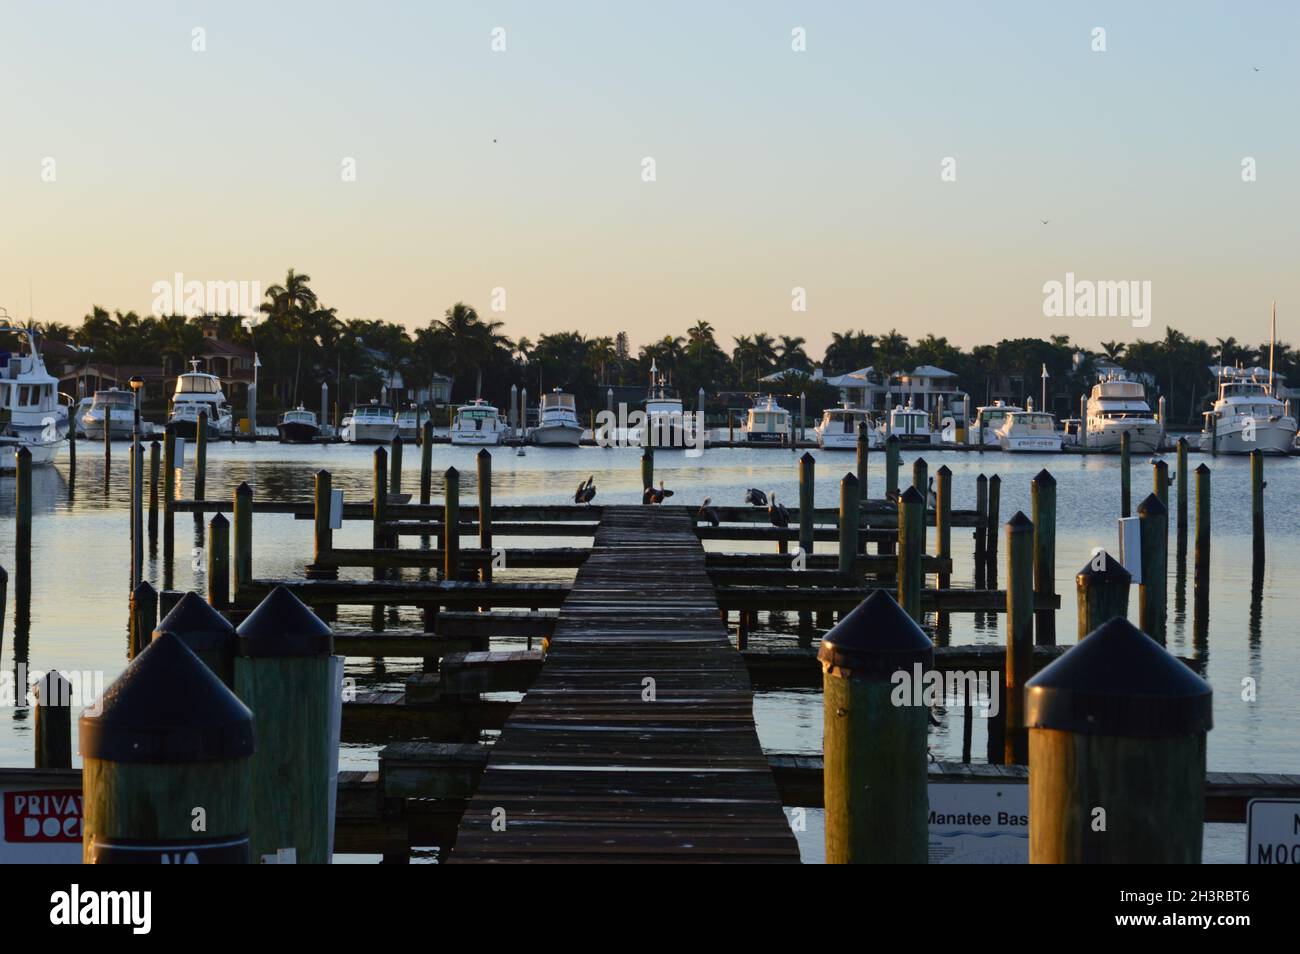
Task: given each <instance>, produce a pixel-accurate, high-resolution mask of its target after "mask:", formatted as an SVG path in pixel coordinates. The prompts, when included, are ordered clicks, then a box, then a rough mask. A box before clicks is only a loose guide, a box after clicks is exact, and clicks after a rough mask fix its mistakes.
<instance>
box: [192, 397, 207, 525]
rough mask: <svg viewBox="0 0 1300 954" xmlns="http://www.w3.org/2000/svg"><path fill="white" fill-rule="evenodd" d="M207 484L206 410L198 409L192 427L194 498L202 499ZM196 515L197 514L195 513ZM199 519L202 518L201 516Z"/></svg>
mask: <svg viewBox="0 0 1300 954" xmlns="http://www.w3.org/2000/svg"><path fill="white" fill-rule="evenodd" d="M207 486H208V412H207V411H199V423H198V424H197V425H196V426H195V428H194V499H195V500H202V499H204V497H205V490H206V488H207ZM195 516H196V517H198V516H199V515H198V514H195ZM199 519H202V518H201V517H200V518H199Z"/></svg>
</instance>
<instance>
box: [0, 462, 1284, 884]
mask: <svg viewBox="0 0 1300 954" xmlns="http://www.w3.org/2000/svg"><path fill="white" fill-rule="evenodd" d="M78 450H79V455H78V458H79V459H78V473H77V476H76V481H75V485H74V484H73V482H72V481H71V480H70V479H69V473H68V468H67V461H66V459H63V460H61V461H60V462H59V463H58V464H57V465H56V466H55V467H53V468H41V469H38V470H37V471H36V472H35V477H34V504H35V506H34V511H35V517H34V524H35V529H34V544H33V554H32V575H33V579H32V595H31V606H30V624H29V626H25V625H22V621H21V619H20V617H21V615H22V614H21V612H20V610H21V608H20V607H19V606H17V605H16V604H17V601H16V599H15V594H14V585H13V580H12V576H13V566H14V563H13V556H14V553H13V546H14V543H13V541H14V520H13V515H14V482H13V477H12V475H6V476H3V477H0V565H3V566H5V567H6V568H7V569H9V570H10V576H11V580H10V587H9V601H8V607H9V608H8V611H7V617H8V618H7V619H6V620H5V625H4V630H3V636H4V643H3V650H2V653H0V666H3V670H4V671H5V672H9V673H12V672H13V671H14V670H15V666H16V664H17V663H18V662H20V661H24V660H25V661H26V662H27V664H28V666H29V669H31V670H45V669H50V668H58V669H62V670H102V671H103V673H104V679H105V681H106V682H109V681H111V680H112V679H114V678H115V677H116V676H117V675H118V673H120V672H121V670H122V668H123V667H124V666H125V664H126V648H127V590H128V572H129V567H128V562H127V561H128V534H129V527H128V521H127V492H128V488H127V479H126V466H127V453H126V446H125V445H123V444H119V445H115V446H114V461H113V466H112V469H111V474H110V479H109V480H108V481H107V482H106V481H105V471H104V461H103V454H102V450H101V447H100V445H93V444H88V443H85V442H82V444H81V445H80V446H79V448H78ZM208 453H209V457H208V477H207V487H208V496H209V497H211V498H216V497H219V496H220V497H227V496H228V495H229V493H230V492H231V491H232V490H233V488H234V487H235V486H236V485H237V484H238V483H239V482H240V481H248V482H249V484H251V485H252V487H253V488H254V491H255V493H256V495H257V498H258V499H260V500H307V499H309V498H310V495H311V487H312V475H313V473H314V472H315V471H316V470H317V469H319V468H322V467H324V468H328V469H329V470H330V471H331V472H332V474H333V476H334V486H335V487H336V488H337V487H341V488H342V489H343V491H344V494H345V497H346V499H348V500H352V501H359V500H368V499H369V498H370V467H371V454H372V449H370V448H362V447H354V446H349V445H329V446H321V447H289V446H281V445H279V444H272V443H260V444H256V445H252V446H249V445H238V446H231V445H221V444H218V445H213V446H211V447H210V448H209V452H208ZM475 453H476V452H475V451H474V450H473V449H469V448H453V447H450V446H448V445H437V446H436V447H435V449H434V470H435V474H440V473H441V472H442V471H443V470H445V469H446V468H447V467H451V466H455V467H457V468H459V469H460V470H461V473H462V478H461V485H462V493H463V494H465V495H466V496H467V497H469V498H472V495H473V494H474V476H473V474H474V455H475ZM812 453H813V455H814V457H815V458H816V460H817V494H816V496H817V503H818V505H819V506H826V507H833V506H837V505H838V500H839V489H838V481H839V478H840V477H841V476H842V475H843V474H844V473H845V472H846V471H848V470H849V469H851V468H852V466H853V456H852V454H847V453H842V452H822V451H814V452H812ZM915 456H917V455H916V454H913V453H906V452H905V453H904V455H903V472H902V480H903V482H904V483H905V484H906V483H907V481H908V480H910V474H911V461H912V460H913V459H914V457H915ZM921 456H924V457H925V458H926V460H927V461H928V462H929V464H930V473H931V474H933V473H934V471H935V470H936V469H937V468H938V467H939V466H940V465H941V464H946V465H947V466H948V467H949V468H951V469H952V471H953V492H954V500H953V506H954V507H956V508H961V509H966V508H973V507H974V498H975V477H976V476H977V475H978V474H979V473H981V472H983V473H986V474H994V473H997V474H998V475H1000V476H1001V478H1002V502H1001V517H1002V519H1003V520H1004V521H1005V520H1006V519H1007V518H1008V517H1010V516H1011V515H1012V514H1014V513H1015V511H1016V510H1018V509H1023V510H1025V511H1026V512H1028V511H1029V499H1030V480H1031V478H1032V477H1033V476H1034V474H1036V473H1037V472H1038V470H1039V469H1041V468H1043V467H1048V468H1049V469H1050V470H1051V471H1052V473H1053V474H1054V475H1055V477H1056V479H1057V482H1058V490H1057V494H1058V515H1057V541H1058V542H1057V558H1056V564H1057V590H1058V592H1060V593H1062V594H1063V597H1064V598H1063V601H1062V602H1063V606H1062V609H1061V611H1060V612H1059V613H1058V615H1057V635H1058V641H1059V642H1062V643H1067V642H1073V641H1074V637H1075V632H1076V625H1077V623H1076V614H1075V605H1074V597H1073V594H1074V574H1075V572H1076V571H1077V570H1078V569H1079V568H1080V567H1082V566H1083V565H1084V564H1085V563H1086V562H1087V560H1088V558H1089V556H1090V554H1091V552H1092V549H1093V548H1094V547H1097V546H1104V547H1106V548H1107V549H1109V550H1111V552H1116V551H1117V546H1116V524H1115V520H1116V518H1117V517H1118V515H1119V506H1120V503H1119V476H1118V460H1117V459H1116V458H1113V457H1099V456H1088V457H1074V456H1048V457H1036V456H1031V455H1022V456H1016V455H1006V454H1001V453H995V452H990V453H987V454H983V455H977V454H970V453H955V452H943V451H926V452H924V453H923V454H922V455H921ZM1191 460H1192V464H1193V466H1195V465H1196V464H1197V463H1199V462H1200V460H1201V458H1200V456H1199V455H1195V454H1193V455H1192V457H1191ZM1205 460H1206V462H1207V463H1209V464H1210V466H1211V468H1212V469H1213V472H1214V476H1213V507H1214V528H1215V532H1214V545H1213V557H1214V562H1213V581H1212V590H1211V604H1210V617H1209V626H1208V638H1207V640H1206V643H1205V645H1204V646H1201V647H1196V646H1194V645H1193V642H1194V641H1193V637H1192V620H1191V602H1192V601H1191V593H1190V587H1191V581H1190V566H1189V567H1188V570H1187V579H1186V581H1185V587H1186V599H1185V600H1183V599H1180V598H1179V595H1178V568H1177V561H1176V559H1175V557H1176V552H1175V550H1176V548H1175V547H1174V545H1173V534H1174V523H1175V518H1174V515H1173V514H1172V513H1171V516H1170V532H1171V545H1170V594H1169V607H1170V622H1169V635H1168V645H1169V648H1170V650H1171V651H1173V652H1175V653H1178V654H1179V655H1185V656H1191V655H1196V654H1199V656H1200V657H1202V659H1203V661H1204V664H1205V672H1206V676H1207V678H1208V679H1209V680H1210V682H1211V683H1212V685H1213V686H1214V689H1215V699H1214V718H1215V727H1214V729H1213V731H1212V732H1211V733H1210V737H1209V767H1210V769H1211V770H1217V771H1251V772H1289V773H1300V733H1297V731H1296V730H1297V727H1298V726H1300V707H1297V705H1296V694H1295V687H1296V685H1297V681H1298V679H1300V639H1297V636H1296V629H1295V623H1294V621H1295V620H1296V619H1297V618H1300V607H1298V606H1297V603H1298V602H1300V588H1298V587H1297V586H1296V584H1297V581H1298V574H1297V572H1296V561H1297V557H1298V556H1300V551H1298V548H1297V542H1298V541H1300V513H1297V510H1296V508H1295V506H1294V501H1296V500H1298V499H1300V460H1296V459H1286V460H1270V461H1268V462H1267V465H1266V471H1267V481H1268V489H1267V491H1266V509H1267V529H1268V564H1267V570H1266V572H1265V575H1264V580H1263V586H1262V588H1261V589H1260V590H1258V591H1257V592H1254V593H1252V589H1251V571H1250V514H1249V483H1248V481H1249V464H1248V461H1246V460H1245V459H1236V458H1226V457H1221V458H1218V459H1217V460H1210V459H1208V458H1206V459H1205ZM795 461H796V455H794V454H792V453H790V452H789V451H782V450H728V449H719V450H709V451H706V452H705V453H704V455H703V456H702V457H698V458H688V457H685V456H684V455H682V454H681V453H676V454H674V453H668V452H660V454H658V455H657V459H656V462H655V477H656V480H659V479H661V478H662V479H663V480H664V481H665V483H666V485H667V487H668V488H669V489H671V490H675V491H676V496H675V497H674V498H673V499H672V501H671V502H672V503H685V504H692V505H695V504H698V503H699V502H700V501H701V500H702V499H703V498H704V497H705V496H709V497H711V498H712V499H713V501H714V502H715V503H718V504H740V503H742V494H743V491H744V489H745V488H746V487H751V486H755V487H761V488H763V489H765V490H767V491H769V492H771V491H773V490H775V491H777V492H778V494H779V495H780V497H781V498H782V500H784V501H785V502H787V503H793V502H794V501H796V500H797V497H798V479H797V469H796V463H795ZM883 465H884V457H883V454H873V455H872V460H871V472H870V474H869V478H868V480H869V487H870V490H871V493H872V495H873V496H879V495H880V494H881V492H882V488H883V483H884V477H883ZM1170 465H1171V468H1172V466H1173V465H1174V462H1173V458H1172V457H1170ZM493 471H494V480H493V484H494V486H493V500H494V502H496V503H498V504H503V503H533V504H545V503H567V502H570V501H571V497H572V493H573V488H574V487H575V486H576V485H577V484H578V482H579V481H580V480H583V479H585V478H586V477H587V476H588V475H589V474H594V475H595V478H596V487H597V489H598V495H597V497H596V502H597V503H634V502H639V500H640V496H641V491H640V480H641V478H640V453H639V451H637V450H634V449H624V450H609V449H600V448H579V449H558V448H554V449H547V448H529V449H528V452H527V455H526V456H524V457H519V456H517V455H516V454H515V452H514V450H513V449H511V450H507V449H497V450H496V451H495V453H494V455H493ZM417 486H418V456H417V455H416V454H414V453H411V452H409V451H408V453H407V455H406V469H405V483H404V487H403V489H405V490H416V489H417ZM181 488H182V489H181V496H186V497H188V496H190V495H191V490H192V470H189V469H187V470H186V472H185V474H184V477H183V482H182V485H181ZM1150 489H1151V468H1150V466H1149V465H1148V463H1147V460H1146V458H1143V457H1140V456H1139V457H1136V458H1135V461H1134V468H1133V503H1134V506H1135V507H1136V505H1137V503H1138V502H1139V501H1140V500H1141V499H1142V498H1143V497H1145V496H1146V494H1147V493H1149V492H1150ZM441 492H442V490H441V481H440V480H439V479H437V478H436V479H435V495H436V496H437V497H438V498H439V499H440V497H441ZM1172 500H1173V491H1172V490H1171V502H1172ZM176 534H177V536H176V551H177V556H176V561H175V567H174V577H173V580H172V582H173V585H174V588H178V589H189V588H194V589H199V590H200V591H203V590H204V588H205V586H206V580H205V579H204V561H203V559H202V547H203V543H204V540H203V532H202V530H201V529H196V527H195V524H194V520H193V518H192V517H191V516H190V515H188V514H178V515H177V517H176ZM970 534H971V531H970V530H967V529H957V530H955V531H954V533H953V545H954V563H955V567H954V581H956V582H959V583H961V584H963V585H969V584H970V582H971V581H972V579H973V569H972V547H971V543H970ZM369 536H370V527H369V524H368V523H366V522H361V521H357V522H348V523H346V524H345V525H344V528H343V529H342V530H341V531H336V533H335V539H336V542H337V545H338V546H343V547H352V546H357V547H360V546H368V545H369ZM253 537H254V546H253V562H254V573H255V574H256V575H257V576H259V577H279V576H300V575H301V574H302V569H303V566H304V564H305V563H307V562H308V561H309V560H310V557H311V524H310V522H309V521H305V520H295V519H293V518H292V517H290V516H278V515H269V514H258V515H257V517H256V519H255V522H254V532H253ZM500 542H504V543H505V544H506V545H507V546H508V545H509V543H510V542H512V541H508V540H507V541H500ZM549 543H553V544H557V545H575V541H574V539H573V538H562V539H556V540H553V541H547V540H544V539H537V538H530V539H526V540H519V541H518V544H519V545H521V546H545V545H548V544H549ZM413 544H414V542H413V541H406V543H405V545H407V546H410V545H413ZM772 546H773V545H772V544H767V545H766V546H765V547H763V548H762V549H764V550H770V548H771V547H772ZM820 546H821V547H823V548H825V549H826V550H827V551H830V549H831V548H832V547H833V544H830V543H826V544H821V545H820ZM930 546H931V547H933V541H931V543H930ZM710 548H711V549H719V550H721V549H726V550H729V551H732V552H734V551H736V550H738V549H740V548H741V545H737V544H732V543H728V544H723V543H713V544H710ZM1003 549H1004V547H1000V551H1001V550H1003ZM160 554H161V549H160V550H159V555H158V556H153V555H150V554H149V553H148V552H147V551H146V561H145V563H146V565H145V572H146V575H147V576H148V578H149V580H150V582H152V583H153V584H154V585H155V586H156V587H158V588H159V589H162V588H163V568H162V566H161V556H160ZM999 556H1000V558H1001V559H1005V554H1004V553H1003V552H1000V554H999ZM1189 560H1190V556H1189ZM366 572H368V571H356V575H357V576H358V577H362V576H364V575H365V573H366ZM515 576H516V578H528V579H539V580H541V579H556V580H563V579H566V578H570V577H571V574H565V573H555V572H547V571H535V572H519V571H516V573H515ZM1136 602H1137V597H1136V593H1135V594H1134V595H1133V599H1132V606H1133V609H1134V611H1136ZM1184 610H1185V612H1184ZM794 622H795V621H794V619H793V618H787V617H777V618H774V619H771V620H765V621H764V626H763V627H762V628H763V629H764V630H765V632H761V633H758V634H756V635H755V636H754V637H753V639H754V644H755V645H762V644H764V643H766V642H768V641H772V642H781V643H784V644H787V645H788V644H789V642H790V639H791V638H792V637H791V636H790V633H792V631H793V627H794ZM371 624H372V620H371V611H370V610H369V609H364V608H363V609H354V610H352V611H348V610H347V609H344V610H343V611H342V612H341V614H340V618H339V624H338V625H339V627H340V628H347V627H353V628H370V627H371ZM394 624H407V625H412V626H415V625H417V624H418V620H417V619H416V616H415V614H414V613H413V611H407V613H404V614H397V613H393V612H390V614H389V616H388V625H390V626H392V625H394ZM25 630H26V631H25ZM1002 640H1003V636H1002V633H1001V632H1000V630H999V629H998V620H997V619H995V618H992V617H987V616H975V615H973V614H955V615H954V616H953V617H952V635H951V640H950V641H951V642H952V643H953V644H954V645H955V644H963V643H999V644H1000V643H1001V642H1002ZM502 645H506V644H505V643H503V644H502ZM417 667H418V662H417V661H412V662H410V663H407V664H397V663H393V662H387V663H376V662H374V661H371V660H354V661H353V662H352V664H351V665H350V666H349V672H350V674H352V675H354V676H356V677H357V678H358V680H359V681H360V682H361V683H362V684H363V685H366V686H384V687H392V688H400V687H401V685H402V683H403V680H404V678H405V676H406V674H407V673H409V672H411V671H413V670H414V669H415V668H417ZM1247 677H1250V678H1252V679H1254V680H1255V681H1256V684H1257V685H1258V698H1257V699H1256V701H1253V702H1245V701H1243V700H1242V689H1241V687H1242V681H1243V680H1244V679H1246V678H1247ZM755 714H756V717H757V719H758V726H759V733H760V736H761V738H762V742H763V745H764V747H765V748H767V749H768V750H771V751H783V752H818V751H820V749H821V725H822V711H821V699H820V694H819V693H817V692H796V691H781V692H765V693H761V694H760V695H759V697H758V698H757V699H756V703H755ZM931 741H932V748H933V750H934V752H935V753H936V755H938V756H939V757H941V758H959V757H960V747H961V720H960V713H959V712H953V713H951V714H949V715H948V716H947V717H945V718H944V719H943V724H942V725H941V726H939V727H938V728H936V729H934V730H933V731H932V736H931ZM972 751H973V753H974V756H975V758H976V759H977V760H979V759H980V758H981V756H982V753H983V751H984V740H983V725H982V724H981V722H980V720H978V719H977V720H976V724H975V730H974V742H973V745H972ZM376 752H377V749H376V748H375V747H373V746H348V747H346V749H345V751H344V753H343V760H342V762H343V767H344V768H364V767H374V766H375V765H376V762H377V756H376ZM31 758H32V718H31V712H30V711H29V710H28V709H26V708H24V707H21V706H20V707H18V708H10V709H7V710H5V711H4V712H2V713H0V764H5V765H28V764H30V763H31ZM819 826H820V818H819V817H818V813H810V818H809V831H808V832H807V833H806V834H805V835H803V836H801V844H802V845H803V847H804V851H805V857H806V858H807V859H808V860H817V859H819V858H820V855H821V834H820V827H819ZM1210 827H1211V831H1210V837H1209V838H1208V839H1207V856H1208V857H1211V858H1214V859H1216V860H1229V861H1235V860H1238V859H1239V858H1240V857H1241V856H1242V855H1243V854H1244V849H1243V848H1242V844H1243V835H1242V828H1241V827H1240V826H1210Z"/></svg>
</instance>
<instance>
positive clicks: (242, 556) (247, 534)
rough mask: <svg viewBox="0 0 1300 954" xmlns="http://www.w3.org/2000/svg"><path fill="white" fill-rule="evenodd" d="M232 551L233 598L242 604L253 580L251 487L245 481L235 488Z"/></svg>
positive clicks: (238, 603)
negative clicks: (233, 570)
mask: <svg viewBox="0 0 1300 954" xmlns="http://www.w3.org/2000/svg"><path fill="white" fill-rule="evenodd" d="M234 551H235V552H234V560H233V563H234V568H235V583H234V599H235V604H236V605H239V606H242V605H246V604H247V602H248V596H247V593H246V589H247V586H248V584H249V583H251V582H252V581H253V488H252V487H250V486H248V482H247V481H244V482H242V483H240V485H239V486H238V487H236V488H235V526H234Z"/></svg>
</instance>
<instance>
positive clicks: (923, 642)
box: [817, 590, 934, 682]
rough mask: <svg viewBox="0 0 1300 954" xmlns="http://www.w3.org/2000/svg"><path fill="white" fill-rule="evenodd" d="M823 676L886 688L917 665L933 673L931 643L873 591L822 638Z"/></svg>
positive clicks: (886, 595)
mask: <svg viewBox="0 0 1300 954" xmlns="http://www.w3.org/2000/svg"><path fill="white" fill-rule="evenodd" d="M817 658H818V659H820V660H821V664H822V670H823V671H824V672H828V673H831V674H832V675H836V676H839V677H841V678H850V679H866V680H871V681H880V682H887V681H889V679H890V677H891V676H892V675H893V674H894V673H895V672H897V671H899V670H902V671H904V672H910V671H911V670H912V668H913V666H915V665H916V664H917V663H920V664H921V668H922V669H932V668H934V643H932V642H930V637H928V636H926V635H925V631H924V630H922V629H921V627H920V626H917V625H916V621H915V620H913V619H912V617H910V616H908V615H907V613H906V612H904V611H903V608H902V607H901V606H899V605H898V603H896V602H895V601H894V598H893V597H892V596H890V595H889V593H888V592H887V591H885V590H876V591H875V592H873V593H872V594H871V595H870V596H868V597H867V598H866V599H865V600H863V601H862V602H861V603H859V604H858V605H857V607H856V608H855V609H854V610H853V612H851V613H849V615H848V616H845V617H844V618H843V619H841V620H840V621H839V623H837V624H836V625H835V628H834V629H832V630H831V631H830V632H828V633H827V634H826V635H825V636H823V637H822V644H821V649H820V650H819V651H818V653H817Z"/></svg>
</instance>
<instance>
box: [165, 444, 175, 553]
mask: <svg viewBox="0 0 1300 954" xmlns="http://www.w3.org/2000/svg"><path fill="white" fill-rule="evenodd" d="M175 500H176V431H175V429H173V427H172V425H170V424H168V425H167V427H166V429H165V430H164V431H163V551H164V553H165V555H166V558H167V561H168V562H171V552H172V546H173V543H174V541H175V539H176V533H175V531H176V510H175V507H174V503H175Z"/></svg>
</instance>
